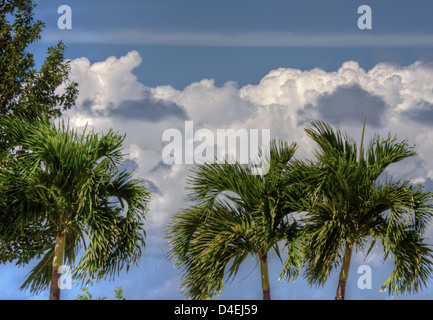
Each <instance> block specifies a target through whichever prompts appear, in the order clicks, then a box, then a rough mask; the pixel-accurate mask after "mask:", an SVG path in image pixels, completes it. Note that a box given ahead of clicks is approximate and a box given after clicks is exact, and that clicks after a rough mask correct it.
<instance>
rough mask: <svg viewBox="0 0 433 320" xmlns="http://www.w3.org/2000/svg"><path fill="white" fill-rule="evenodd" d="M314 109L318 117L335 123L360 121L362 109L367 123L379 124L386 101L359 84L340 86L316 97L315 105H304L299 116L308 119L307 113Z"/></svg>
mask: <svg viewBox="0 0 433 320" xmlns="http://www.w3.org/2000/svg"><path fill="white" fill-rule="evenodd" d="M313 109H314V110H316V111H317V112H318V114H319V117H320V119H322V120H324V121H327V122H330V123H332V124H335V125H340V124H342V123H357V124H359V123H360V122H361V121H362V111H363V109H364V110H365V112H366V117H367V124H369V125H371V126H374V127H379V126H381V124H382V122H383V118H384V112H385V110H386V103H385V102H384V101H383V100H382V98H380V97H379V96H376V95H372V94H371V93H369V92H368V91H366V90H364V89H363V88H361V87H360V86H359V85H351V86H340V87H338V88H336V89H335V90H334V91H333V92H332V93H326V94H323V95H321V96H319V97H318V99H317V102H316V105H315V106H313V105H311V104H310V105H306V106H305V108H304V110H302V111H301V112H300V117H301V118H304V119H305V120H306V121H310V120H313V119H310V117H309V114H310V112H311V111H312V110H313Z"/></svg>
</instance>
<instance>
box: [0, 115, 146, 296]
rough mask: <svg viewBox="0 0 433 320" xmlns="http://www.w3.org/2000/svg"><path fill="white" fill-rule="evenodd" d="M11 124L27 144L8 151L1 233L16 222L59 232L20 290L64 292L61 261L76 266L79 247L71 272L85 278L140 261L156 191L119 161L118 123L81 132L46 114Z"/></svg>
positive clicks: (14, 137) (0, 177)
mask: <svg viewBox="0 0 433 320" xmlns="http://www.w3.org/2000/svg"><path fill="white" fill-rule="evenodd" d="M7 125H8V132H9V133H10V135H11V137H12V139H11V140H12V141H16V143H17V145H19V146H20V147H21V148H22V151H21V152H18V153H16V154H12V153H11V154H9V156H8V159H7V165H6V166H5V168H3V169H2V170H1V171H0V181H2V184H1V193H2V195H3V196H4V197H5V199H6V206H7V209H8V211H7V214H2V215H1V217H0V219H1V221H0V225H1V228H2V231H3V232H2V234H4V233H5V230H8V228H12V226H13V228H12V229H14V230H15V229H17V227H16V226H18V227H19V228H25V227H28V226H31V225H38V226H39V227H40V228H43V229H44V235H46V237H48V236H50V237H52V239H53V241H51V242H49V243H48V244H47V245H46V246H45V248H44V254H43V257H42V259H41V261H40V262H39V264H37V265H36V267H35V268H34V269H33V270H32V272H31V273H30V275H29V276H28V278H27V279H26V281H25V282H24V284H23V286H22V287H21V289H27V288H30V290H31V292H32V293H35V292H40V291H41V290H45V289H46V288H48V286H49V284H50V282H51V286H50V299H53V300H58V299H60V286H59V282H58V281H59V278H60V273H59V268H60V267H61V266H62V265H69V266H70V265H73V264H74V262H75V259H76V255H77V253H78V252H79V250H80V249H81V248H84V249H85V250H84V254H83V255H82V257H81V258H80V261H79V263H78V266H77V267H76V268H75V269H73V270H74V272H73V278H74V279H76V280H77V281H82V282H84V283H86V284H89V283H91V282H92V281H94V280H98V279H101V278H103V277H106V276H111V277H114V276H115V275H116V274H117V273H118V272H119V271H120V270H121V269H122V268H124V267H126V268H127V269H128V268H129V266H130V265H131V264H133V263H136V261H137V259H138V258H139V257H140V254H141V247H142V246H144V237H145V232H144V230H143V223H142V220H143V218H144V215H145V212H146V210H147V203H148V201H149V198H150V194H149V192H148V191H147V190H146V188H145V187H144V186H143V185H141V181H140V180H136V179H132V173H129V172H127V171H125V170H123V171H122V170H120V169H119V168H118V166H119V165H121V163H122V161H123V156H124V155H123V153H122V150H121V147H122V143H123V140H124V137H122V136H120V135H118V134H115V133H114V132H113V131H112V130H110V131H109V132H108V133H107V134H105V135H101V134H97V133H93V132H90V133H86V130H84V132H83V134H82V135H80V134H78V132H77V131H76V130H72V129H70V128H69V127H67V126H66V125H64V124H61V125H59V126H58V127H56V126H54V125H52V124H51V123H50V122H49V121H48V120H47V121H38V122H33V123H30V122H23V121H19V120H13V119H12V120H8V121H7Z"/></svg>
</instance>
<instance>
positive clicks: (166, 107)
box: [80, 95, 189, 122]
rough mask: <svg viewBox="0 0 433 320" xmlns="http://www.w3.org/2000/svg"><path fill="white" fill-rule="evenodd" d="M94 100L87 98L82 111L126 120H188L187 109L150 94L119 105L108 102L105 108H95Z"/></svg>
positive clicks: (82, 105)
mask: <svg viewBox="0 0 433 320" xmlns="http://www.w3.org/2000/svg"><path fill="white" fill-rule="evenodd" d="M93 105H94V101H92V100H90V99H86V100H84V101H83V103H82V104H81V108H80V111H82V112H84V113H86V114H89V115H92V116H98V117H100V116H108V117H115V118H118V119H125V120H141V121H150V122H157V121H161V120H164V119H167V118H170V117H174V118H178V119H182V120H187V119H188V118H189V117H188V114H187V112H186V111H185V109H184V108H183V107H181V106H179V105H177V104H175V103H173V102H168V101H163V100H157V99H154V98H152V97H150V96H149V95H148V96H146V97H144V98H143V99H141V100H124V101H122V102H120V103H119V104H118V105H114V104H112V103H110V104H108V105H107V106H106V108H105V109H104V110H94V109H93V108H92V107H93Z"/></svg>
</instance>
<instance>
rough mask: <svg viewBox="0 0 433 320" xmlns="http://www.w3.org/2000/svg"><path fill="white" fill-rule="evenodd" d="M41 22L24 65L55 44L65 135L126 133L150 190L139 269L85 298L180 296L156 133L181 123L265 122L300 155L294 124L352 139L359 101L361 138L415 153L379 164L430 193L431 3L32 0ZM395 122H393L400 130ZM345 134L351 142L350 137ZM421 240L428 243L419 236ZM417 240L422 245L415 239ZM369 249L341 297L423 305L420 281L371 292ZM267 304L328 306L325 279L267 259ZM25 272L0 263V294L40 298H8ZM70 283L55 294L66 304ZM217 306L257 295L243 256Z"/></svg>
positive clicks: (176, 189)
mask: <svg viewBox="0 0 433 320" xmlns="http://www.w3.org/2000/svg"><path fill="white" fill-rule="evenodd" d="M37 3H38V6H37V8H36V10H35V14H36V16H37V17H38V18H40V19H42V20H44V21H45V22H46V28H45V30H44V33H43V35H42V41H40V42H39V43H37V44H34V45H32V46H31V50H32V51H33V52H34V53H35V54H36V58H37V62H38V63H41V62H42V61H43V57H44V53H45V50H46V48H47V47H48V46H49V45H51V44H54V43H55V42H56V41H57V40H63V41H64V42H65V43H66V45H67V47H68V49H67V52H66V58H68V59H71V61H72V62H71V65H72V78H73V79H74V80H76V81H78V82H79V84H80V97H79V99H78V101H77V106H76V108H74V109H73V110H71V111H70V112H69V113H67V114H66V115H65V116H66V117H68V118H69V120H70V121H71V123H72V124H74V125H75V126H77V127H80V126H82V125H83V124H84V123H86V122H88V123H89V125H90V126H91V127H93V128H96V129H98V130H107V129H108V128H110V127H114V128H115V129H116V130H119V131H121V132H125V133H127V140H126V150H127V151H128V152H129V156H128V161H129V164H131V165H132V166H133V168H134V169H136V174H137V175H138V176H140V177H143V178H145V179H147V180H148V181H149V183H151V185H152V191H153V193H154V200H153V203H152V205H151V208H150V209H151V210H150V212H149V216H148V220H147V221H146V224H147V228H148V231H147V232H148V236H147V242H146V243H147V247H146V249H145V250H144V253H143V257H142V259H141V262H140V264H139V266H137V267H135V268H132V269H131V270H130V271H129V273H127V274H126V273H122V274H121V275H120V276H119V277H117V278H116V280H115V281H114V282H108V281H103V282H99V283H95V284H94V285H93V287H92V288H91V289H90V291H91V292H92V293H93V294H94V295H96V296H107V297H113V289H114V288H115V287H118V286H123V288H124V294H125V296H126V297H127V298H130V299H181V298H182V295H181V294H180V293H179V288H178V287H179V284H180V276H179V274H178V272H177V271H176V270H174V269H173V268H172V264H171V262H170V261H168V260H167V259H166V257H165V253H166V252H165V251H164V250H165V248H164V246H165V244H164V241H162V240H161V231H162V228H163V225H164V224H165V223H166V222H167V221H168V219H169V217H170V215H171V214H173V213H174V212H176V210H177V209H178V208H180V207H182V206H183V205H185V203H186V201H185V194H184V192H183V187H184V179H185V177H186V175H187V173H188V169H189V168H188V167H187V166H182V167H171V168H168V169H167V168H165V167H163V166H161V145H162V142H161V140H160V139H161V134H162V132H163V131H164V130H166V129H168V128H171V127H175V128H182V126H183V122H184V121H185V119H186V118H188V119H191V120H193V121H195V122H196V123H197V124H199V125H201V126H202V127H206V128H211V129H214V128H232V127H233V128H239V127H245V128H270V129H271V130H272V135H273V136H274V137H282V138H285V139H288V140H296V141H298V142H299V143H300V144H301V148H300V149H301V150H300V154H301V155H304V154H308V153H309V152H311V149H312V144H311V143H310V142H308V141H307V140H306V139H305V136H304V135H303V131H302V129H303V126H304V125H305V124H306V123H307V122H308V121H309V120H312V119H314V118H316V117H320V118H322V119H325V120H327V121H329V122H331V123H333V124H338V125H340V126H341V127H343V128H346V129H350V130H351V133H353V134H354V135H355V137H358V136H359V132H360V121H359V119H360V116H361V109H360V107H359V106H360V105H366V107H367V110H368V111H369V117H370V118H368V120H370V121H369V126H368V128H369V132H370V134H373V133H374V132H380V133H387V132H388V131H392V132H393V133H397V134H398V135H399V137H400V136H402V138H404V137H408V138H409V140H410V142H411V143H412V144H416V145H417V151H418V153H419V157H417V158H415V159H413V160H409V161H408V162H406V163H404V164H401V165H398V166H396V167H395V168H391V169H390V173H391V174H398V175H399V176H400V175H401V176H405V177H411V178H413V179H415V180H416V181H417V182H421V183H424V184H425V185H426V186H427V187H429V188H431V187H432V186H433V180H432V179H433V166H432V164H431V163H430V162H429V158H430V156H432V155H433V148H431V146H430V145H431V143H430V141H431V139H432V138H433V131H432V130H431V129H430V127H431V125H432V124H433V88H432V83H433V81H431V80H432V79H433V23H432V22H431V12H433V2H431V1H423V0H419V1H416V2H414V3H410V2H408V1H388V0H387V1H380V2H379V1H376V2H372V1H370V2H366V1H342V0H341V1H335V0H334V1H332V0H330V1H326V0H321V1H319V0H317V1H310V0H308V1H307V0H305V1H285V0H268V1H258V0H218V1H216V0H146V1H139V0H125V1H123V2H122V3H121V4H120V3H119V1H114V0H108V1H103V2H102V1H84V0H74V1H68V0H65V1H63V0H62V1H57V0H44V1H37ZM64 4H66V5H69V6H70V7H71V9H72V29H71V30H59V29H58V27H57V20H58V18H59V17H60V14H58V13H57V8H58V7H59V6H60V5H64ZM365 4H366V5H370V6H371V8H372V19H373V28H372V30H360V29H359V28H358V26H357V21H358V18H359V17H360V14H358V13H357V9H358V7H359V6H360V5H365ZM403 122H404V124H405V125H404V126H402V125H401V124H402V123H403ZM357 135H358V136H357ZM428 235H432V232H431V230H430V231H429V233H428ZM428 241H430V240H428ZM382 258H383V257H382V256H381V251H380V248H378V249H377V252H376V253H374V254H372V255H371V256H369V257H367V259H366V260H365V259H364V257H363V256H362V255H361V254H356V255H355V256H354V257H353V262H352V266H351V270H350V276H351V277H350V278H349V283H348V287H347V291H346V298H347V299H390V298H395V299H397V298H400V299H413V298H416V299H430V298H431V297H432V294H433V287H432V284H431V285H430V286H429V287H428V288H427V289H426V290H424V291H423V292H422V293H420V294H418V295H413V296H406V295H403V296H400V297H390V296H389V295H388V294H387V293H380V292H379V289H380V287H381V284H382V283H384V281H385V280H386V278H387V276H388V275H389V274H390V271H391V268H392V261H391V260H387V262H386V263H385V264H384V265H382ZM365 264H366V265H369V266H370V267H371V268H372V275H373V278H372V279H373V287H372V289H371V290H360V289H359V288H358V286H357V280H358V278H359V277H360V274H358V273H357V271H358V267H359V266H361V265H365ZM270 268H271V270H270V274H271V275H273V278H272V279H271V296H272V298H274V299H333V298H334V296H335V290H336V285H337V280H338V273H335V274H332V275H331V277H330V279H329V280H328V282H327V283H326V284H325V286H324V287H323V288H310V287H308V286H307V284H306V282H305V281H304V280H303V279H302V278H299V279H298V280H297V281H296V282H295V283H283V282H278V280H277V278H278V274H279V272H280V270H281V263H280V262H279V260H278V258H277V257H276V256H272V255H271V262H270ZM29 270H30V269H29V268H20V269H17V268H16V267H15V266H13V265H6V266H0V299H46V298H47V296H48V293H43V294H41V295H39V296H30V295H29V294H28V293H27V292H19V291H18V290H17V288H18V286H19V284H20V283H21V282H22V281H23V280H24V277H25V275H26V274H27V273H28V272H29ZM78 292H79V286H74V287H73V289H71V290H64V291H63V292H62V298H64V299H73V298H74V297H76V295H77V294H78ZM219 298H220V299H260V298H261V292H260V279H259V268H257V266H256V262H254V261H252V262H248V261H247V262H245V263H244V265H243V266H242V268H241V271H240V273H239V275H238V277H237V278H236V280H234V281H233V282H232V283H227V284H226V285H225V287H224V289H223V292H222V294H221V296H220V297H219Z"/></svg>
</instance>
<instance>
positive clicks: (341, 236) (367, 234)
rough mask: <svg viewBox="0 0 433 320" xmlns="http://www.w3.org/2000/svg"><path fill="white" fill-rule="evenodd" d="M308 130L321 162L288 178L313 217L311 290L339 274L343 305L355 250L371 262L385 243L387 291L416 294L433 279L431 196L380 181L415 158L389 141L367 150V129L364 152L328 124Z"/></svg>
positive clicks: (376, 141) (308, 245)
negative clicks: (390, 261) (389, 265)
mask: <svg viewBox="0 0 433 320" xmlns="http://www.w3.org/2000/svg"><path fill="white" fill-rule="evenodd" d="M305 130H306V132H307V134H308V136H309V137H310V138H311V139H313V140H314V141H315V142H316V143H317V145H318V149H316V150H315V156H316V158H317V160H316V161H305V162H301V161H298V162H297V163H296V164H294V165H293V168H294V170H293V172H292V173H291V175H290V176H291V178H292V179H294V180H293V181H295V182H294V183H296V184H297V185H298V186H300V187H301V188H303V190H304V191H305V192H306V193H307V194H308V196H306V197H304V199H303V201H302V202H301V204H302V205H301V206H300V207H301V208H300V209H299V210H305V211H306V212H307V214H306V216H305V220H304V223H305V225H304V240H305V245H304V247H303V254H304V259H305V263H306V270H305V272H306V278H307V279H308V281H309V284H310V285H312V284H315V285H323V284H324V283H325V282H326V280H327V277H328V275H329V274H330V272H331V271H332V270H333V269H334V268H336V267H339V266H341V270H340V277H339V283H338V288H337V293H336V297H335V298H336V299H338V300H343V299H344V295H345V287H346V282H347V279H348V274H349V267H350V261H351V257H352V253H353V251H354V249H355V248H358V249H363V248H368V247H369V250H368V251H367V253H366V255H368V254H369V253H370V250H371V249H372V248H373V247H374V246H375V244H376V242H377V240H380V242H381V244H382V247H383V249H384V251H385V258H384V261H385V260H386V259H387V258H388V257H389V256H390V254H391V253H392V254H393V255H394V269H393V271H392V274H391V275H390V277H389V278H388V279H387V281H386V282H385V283H384V285H383V287H382V289H385V288H388V290H389V291H388V292H389V293H390V294H391V293H402V292H417V291H418V290H419V289H420V288H422V286H425V284H426V283H427V281H428V278H429V276H431V273H432V260H431V259H432V257H433V256H432V251H431V249H430V248H428V246H427V244H426V243H425V242H424V239H423V238H422V237H423V233H424V232H425V230H426V228H427V227H428V226H429V224H430V222H431V219H432V205H431V202H430V201H431V199H432V197H431V193H429V192H425V191H424V190H423V188H422V187H421V186H414V185H412V184H411V182H410V180H407V181H394V180H393V179H392V178H391V179H387V178H386V179H385V180H384V181H381V180H380V179H379V178H381V176H382V175H383V173H384V171H385V170H386V168H387V167H388V166H389V165H391V164H393V163H396V162H399V161H402V160H404V159H406V158H409V157H411V156H414V155H415V152H414V151H413V150H412V148H410V147H409V146H408V143H407V141H406V140H404V141H402V142H397V138H396V137H393V136H391V135H388V137H387V138H386V139H381V138H380V137H379V135H375V136H374V137H373V138H372V139H371V141H370V142H369V144H368V146H367V149H366V150H364V146H363V144H364V143H363V140H364V135H365V121H364V127H363V132H362V140H361V144H360V147H359V148H358V147H357V144H356V142H355V141H354V140H353V139H352V138H351V137H349V136H348V135H347V134H345V133H342V132H341V131H340V130H339V129H336V130H334V129H333V128H332V127H331V126H330V125H328V124H326V123H324V122H322V121H315V122H312V125H311V126H310V127H308V128H306V129H305ZM369 241H371V243H369Z"/></svg>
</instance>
